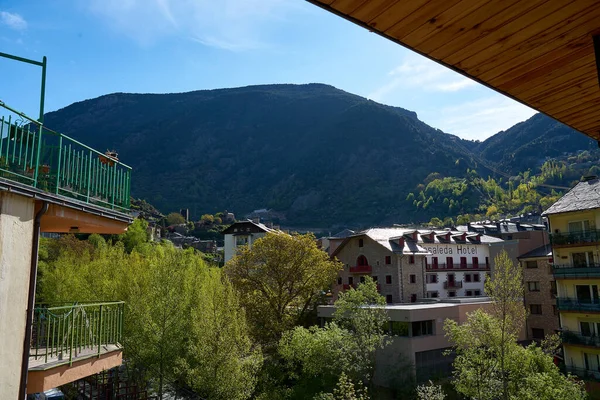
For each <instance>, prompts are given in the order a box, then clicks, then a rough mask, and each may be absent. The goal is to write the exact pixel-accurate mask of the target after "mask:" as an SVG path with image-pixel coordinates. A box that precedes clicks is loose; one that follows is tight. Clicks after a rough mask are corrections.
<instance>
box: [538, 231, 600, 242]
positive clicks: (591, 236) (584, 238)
mask: <svg viewBox="0 0 600 400" xmlns="http://www.w3.org/2000/svg"><path fill="white" fill-rule="evenodd" d="M595 242H600V230H596V229H590V230H587V231H576V232H566V233H552V234H550V243H551V244H552V245H553V246H566V245H579V244H582V245H586V244H587V243H595Z"/></svg>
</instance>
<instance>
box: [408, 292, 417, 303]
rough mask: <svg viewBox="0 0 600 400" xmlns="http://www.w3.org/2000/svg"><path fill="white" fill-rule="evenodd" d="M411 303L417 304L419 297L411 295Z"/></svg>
mask: <svg viewBox="0 0 600 400" xmlns="http://www.w3.org/2000/svg"><path fill="white" fill-rule="evenodd" d="M410 302H411V303H416V302H417V295H416V294H414V293H413V294H411V295H410Z"/></svg>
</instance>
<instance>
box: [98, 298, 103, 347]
mask: <svg viewBox="0 0 600 400" xmlns="http://www.w3.org/2000/svg"><path fill="white" fill-rule="evenodd" d="M101 345H102V304H100V318H99V320H98V358H100V348H101Z"/></svg>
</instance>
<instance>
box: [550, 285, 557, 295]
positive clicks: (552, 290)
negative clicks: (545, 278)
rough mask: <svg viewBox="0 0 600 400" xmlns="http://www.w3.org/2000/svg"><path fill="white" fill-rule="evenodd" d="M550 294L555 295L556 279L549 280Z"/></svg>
mask: <svg viewBox="0 0 600 400" xmlns="http://www.w3.org/2000/svg"><path fill="white" fill-rule="evenodd" d="M550 295H551V296H552V297H553V298H554V297H556V281H550Z"/></svg>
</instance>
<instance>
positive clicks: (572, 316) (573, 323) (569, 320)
mask: <svg viewBox="0 0 600 400" xmlns="http://www.w3.org/2000/svg"><path fill="white" fill-rule="evenodd" d="M560 320H561V323H562V328H563V329H568V330H570V331H573V332H579V321H593V322H600V314H592V313H590V314H585V313H574V312H562V313H561V314H560Z"/></svg>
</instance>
